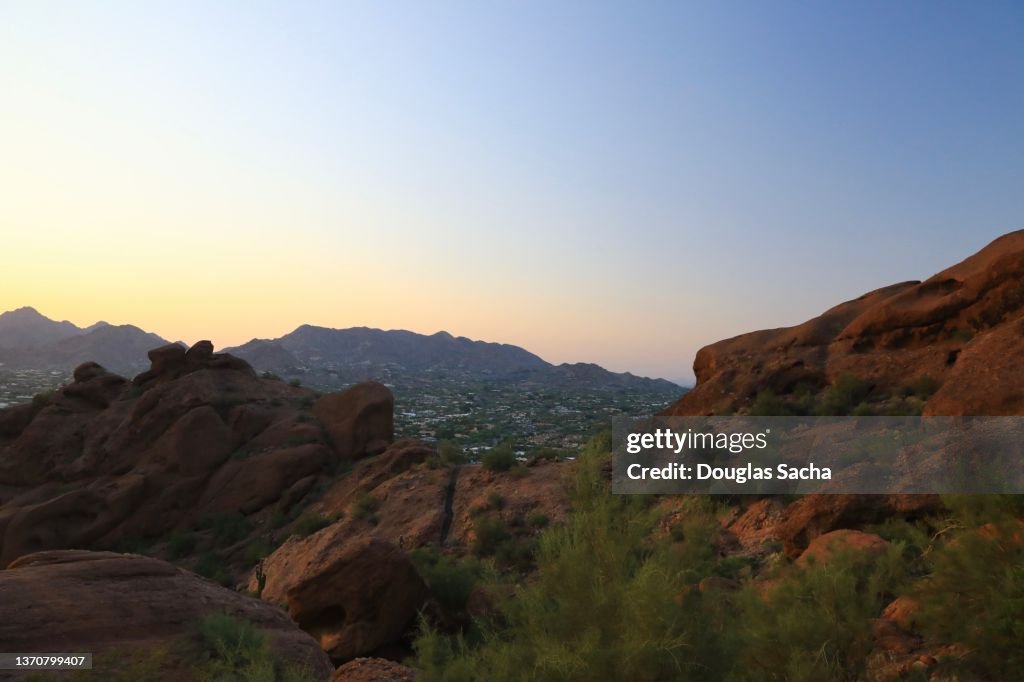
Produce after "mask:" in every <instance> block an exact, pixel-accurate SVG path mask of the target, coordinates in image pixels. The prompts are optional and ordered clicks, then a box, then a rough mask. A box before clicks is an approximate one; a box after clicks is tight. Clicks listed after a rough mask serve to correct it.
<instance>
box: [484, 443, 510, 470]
mask: <svg viewBox="0 0 1024 682" xmlns="http://www.w3.org/2000/svg"><path fill="white" fill-rule="evenodd" d="M516 462H517V460H516V453H515V452H513V451H512V447H511V446H509V445H499V446H498V447H495V448H491V449H490V450H488V451H487V453H486V454H484V456H483V457H481V458H480V464H482V465H483V467H484V469H487V470H488V471H508V470H509V469H511V468H512V467H514V466H515V465H516Z"/></svg>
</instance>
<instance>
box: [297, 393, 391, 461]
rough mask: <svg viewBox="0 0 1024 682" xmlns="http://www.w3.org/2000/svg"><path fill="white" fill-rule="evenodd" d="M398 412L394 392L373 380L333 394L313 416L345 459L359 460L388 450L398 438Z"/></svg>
mask: <svg viewBox="0 0 1024 682" xmlns="http://www.w3.org/2000/svg"><path fill="white" fill-rule="evenodd" d="M394 413H395V398H394V396H393V395H392V394H391V391H390V390H388V388H387V386H384V385H383V384H378V383H376V382H373V381H366V382H363V383H361V384H356V385H355V386H352V387H350V388H348V389H347V390H344V391H340V392H338V393H329V394H327V395H325V396H323V397H322V398H320V399H319V400H317V401H316V403H314V405H313V414H314V415H316V418H317V419H319V420H320V423H321V424H323V425H324V428H325V429H327V433H328V435H329V436H330V440H331V444H332V445H333V446H334V449H335V451H337V453H338V455H339V456H340V457H342V458H343V459H359V458H360V457H364V456H366V455H368V454H376V453H379V452H382V451H383V450H384V449H385V448H387V446H388V445H390V444H391V441H392V440H394V436H395V426H394V416H395V414H394Z"/></svg>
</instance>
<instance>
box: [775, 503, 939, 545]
mask: <svg viewBox="0 0 1024 682" xmlns="http://www.w3.org/2000/svg"><path fill="white" fill-rule="evenodd" d="M942 510H943V504H942V500H941V498H939V496H938V495H805V496H803V497H801V498H799V499H798V500H796V501H795V502H793V503H792V504H790V505H789V506H788V507H786V509H785V510H784V511H783V512H782V518H781V519H780V520H778V522H777V523H775V525H774V531H773V533H774V535H775V537H777V538H778V539H779V540H781V541H782V543H783V551H785V553H786V554H787V555H788V556H790V557H796V556H798V555H799V554H800V553H801V552H803V551H804V549H806V548H807V547H808V546H809V545H810V543H811V542H812V541H813V540H814V539H815V538H817V537H819V536H821V535H825V534H826V533H830V532H831V531H834V530H842V529H848V528H859V527H861V526H865V525H868V524H872V523H881V522H882V521H884V520H885V519H887V518H890V517H892V516H899V517H902V518H907V519H914V518H920V517H923V516H928V515H930V514H935V513H938V512H940V511H942Z"/></svg>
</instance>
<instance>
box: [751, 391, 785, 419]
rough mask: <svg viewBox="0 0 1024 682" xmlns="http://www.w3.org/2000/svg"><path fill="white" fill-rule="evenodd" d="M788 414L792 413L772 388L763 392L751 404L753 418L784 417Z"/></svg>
mask: <svg viewBox="0 0 1024 682" xmlns="http://www.w3.org/2000/svg"><path fill="white" fill-rule="evenodd" d="M788 414H792V411H791V410H790V409H789V408H788V407H787V406H786V403H785V402H783V400H782V398H780V397H778V396H777V395H775V393H774V392H773V391H772V390H771V389H770V388H766V389H763V390H761V391H760V392H759V393H758V394H757V397H756V398H754V402H752V403H751V404H750V416H752V417H783V416H786V415H788Z"/></svg>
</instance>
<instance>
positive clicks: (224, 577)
mask: <svg viewBox="0 0 1024 682" xmlns="http://www.w3.org/2000/svg"><path fill="white" fill-rule="evenodd" d="M195 571H196V573H198V574H199V575H201V576H203V577H204V578H208V579H210V580H212V581H214V582H215V583H219V584H221V585H223V586H224V587H231V583H232V582H233V578H232V575H231V571H230V570H229V569H228V565H227V562H226V561H225V559H224V556H223V555H222V554H221V553H220V552H217V551H209V552H203V553H202V554H200V555H199V560H198V561H197V562H196V567H195Z"/></svg>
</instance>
